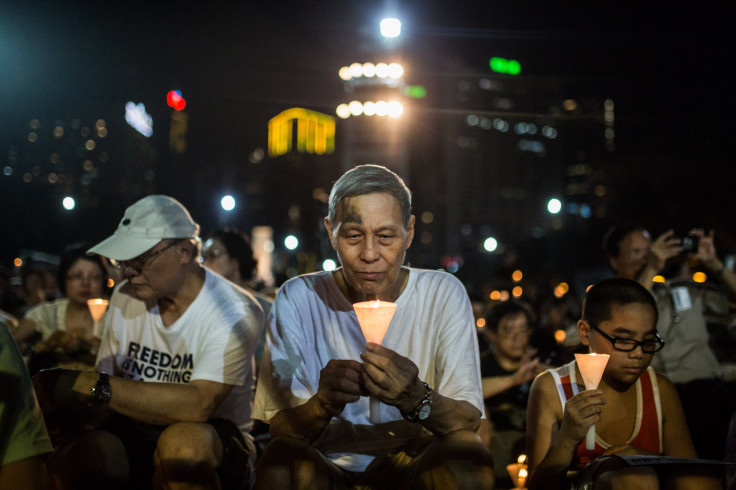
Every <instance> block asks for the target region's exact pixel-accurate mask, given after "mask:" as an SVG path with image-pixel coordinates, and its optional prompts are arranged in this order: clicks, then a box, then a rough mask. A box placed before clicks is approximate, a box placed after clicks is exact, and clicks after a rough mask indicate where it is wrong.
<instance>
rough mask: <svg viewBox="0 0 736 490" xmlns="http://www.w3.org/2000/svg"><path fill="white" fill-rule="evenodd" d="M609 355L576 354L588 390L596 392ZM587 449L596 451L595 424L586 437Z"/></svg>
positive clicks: (576, 360)
mask: <svg viewBox="0 0 736 490" xmlns="http://www.w3.org/2000/svg"><path fill="white" fill-rule="evenodd" d="M609 357H610V356H609V355H608V354H596V353H595V352H594V353H591V354H575V362H577V364H578V368H579V369H580V374H582V375H583V383H585V389H586V390H595V389H596V388H598V384H599V383H600V382H601V378H602V377H603V371H605V370H606V364H608V358H609ZM585 449H589V450H590V449H595V424H593V425H591V426H590V428H589V429H588V433H587V434H586V435H585Z"/></svg>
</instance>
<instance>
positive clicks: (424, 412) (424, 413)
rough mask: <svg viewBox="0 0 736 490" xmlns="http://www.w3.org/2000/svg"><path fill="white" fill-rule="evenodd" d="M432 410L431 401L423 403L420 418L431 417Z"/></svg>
mask: <svg viewBox="0 0 736 490" xmlns="http://www.w3.org/2000/svg"><path fill="white" fill-rule="evenodd" d="M430 411H432V405H430V404H429V403H427V404H426V405H423V406H422V408H420V409H419V414H418V415H419V420H424V419H426V418H427V417H429V412H430Z"/></svg>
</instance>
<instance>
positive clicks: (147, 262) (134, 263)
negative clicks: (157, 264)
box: [110, 240, 181, 272]
mask: <svg viewBox="0 0 736 490" xmlns="http://www.w3.org/2000/svg"><path fill="white" fill-rule="evenodd" d="M179 242H181V240H176V241H174V242H171V243H169V244H168V245H166V246H165V247H164V248H160V249H158V250H154V251H152V252H146V253H144V254H143V255H139V256H138V257H136V258H134V259H130V260H114V259H110V264H112V266H113V267H115V268H116V269H119V270H125V269H126V268H128V267H130V268H131V269H133V270H135V271H137V272H141V271H142V270H144V269H146V268H148V267H150V266H151V264H153V262H154V261H155V260H156V258H158V256H159V255H161V254H162V253H164V252H165V251H167V250H168V249H170V248H171V247H173V246H174V245H176V244H178V243H179Z"/></svg>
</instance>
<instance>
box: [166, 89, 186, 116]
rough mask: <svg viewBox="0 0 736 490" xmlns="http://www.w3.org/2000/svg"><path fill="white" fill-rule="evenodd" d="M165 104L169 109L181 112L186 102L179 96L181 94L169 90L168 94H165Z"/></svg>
mask: <svg viewBox="0 0 736 490" xmlns="http://www.w3.org/2000/svg"><path fill="white" fill-rule="evenodd" d="M166 103H167V104H168V105H169V107H171V108H173V109H175V110H177V111H181V110H183V109H184V108H185V107H186V106H187V102H186V101H185V100H184V97H182V96H181V92H180V91H178V90H171V91H170V92H169V93H168V94H166Z"/></svg>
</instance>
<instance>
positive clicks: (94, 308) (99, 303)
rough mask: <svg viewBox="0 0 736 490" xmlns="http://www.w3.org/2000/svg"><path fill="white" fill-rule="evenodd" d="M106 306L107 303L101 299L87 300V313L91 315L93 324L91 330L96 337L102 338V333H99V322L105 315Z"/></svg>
mask: <svg viewBox="0 0 736 490" xmlns="http://www.w3.org/2000/svg"><path fill="white" fill-rule="evenodd" d="M107 304H108V301H107V300H106V299H102V298H92V299H88V300H87V308H89V313H90V314H91V315H92V320H94V322H95V323H94V326H93V327H92V330H93V334H94V335H95V336H96V337H102V332H100V331H99V330H100V320H101V319H102V315H104V314H105V310H106V309H107Z"/></svg>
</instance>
